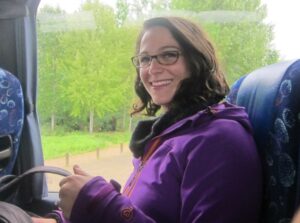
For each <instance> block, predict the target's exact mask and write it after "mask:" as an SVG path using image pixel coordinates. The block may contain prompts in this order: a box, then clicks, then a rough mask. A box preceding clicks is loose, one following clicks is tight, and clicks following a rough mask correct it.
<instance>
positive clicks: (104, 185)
mask: <svg viewBox="0 0 300 223" xmlns="http://www.w3.org/2000/svg"><path fill="white" fill-rule="evenodd" d="M70 221H71V222H72V223H92V222H93V223H98V222H99V223H100V222H101V223H108V222H114V223H123V222H124V223H125V222H131V223H135V222H136V223H141V222H143V223H155V221H154V220H152V219H151V218H149V217H148V216H146V215H145V214H144V213H143V212H142V211H141V210H139V208H137V207H135V206H133V205H132V204H131V202H130V199H129V198H127V197H125V196H123V195H121V194H120V192H118V191H117V190H116V188H115V186H114V185H113V184H112V183H108V182H106V181H105V180H104V179H103V178H102V177H100V176H99V177H95V178H93V179H92V180H90V181H89V182H88V183H87V184H86V185H85V186H84V187H83V188H82V189H81V191H80V192H79V195H78V197H77V199H76V201H75V204H74V206H73V209H72V212H71V217H70ZM62 223H65V222H62Z"/></svg>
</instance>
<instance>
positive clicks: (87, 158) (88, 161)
mask: <svg viewBox="0 0 300 223" xmlns="http://www.w3.org/2000/svg"><path fill="white" fill-rule="evenodd" d="M74 164H78V165H79V166H80V167H81V168H82V169H83V170H85V171H86V172H88V173H89V174H91V175H93V176H97V175H100V176H102V177H104V178H105V179H106V180H110V179H114V180H116V181H118V182H119V183H120V184H121V185H122V186H123V185H124V184H125V182H126V180H127V178H128V176H129V174H130V173H131V171H132V169H133V165H132V154H131V152H130V151H129V148H128V146H127V145H126V146H123V149H121V147H120V146H114V147H111V148H106V149H103V150H99V152H98V153H97V151H94V152H89V153H84V154H80V155H74V156H72V154H70V156H69V158H66V157H62V158H58V159H52V160H46V161H45V165H50V166H58V167H61V168H64V169H67V170H69V171H71V172H72V166H73V165H74ZM46 177H47V183H48V189H49V191H58V190H59V186H58V183H59V181H60V180H61V179H62V177H60V176H56V175H53V174H47V175H46Z"/></svg>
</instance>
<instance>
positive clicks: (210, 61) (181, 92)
mask: <svg viewBox="0 0 300 223" xmlns="http://www.w3.org/2000/svg"><path fill="white" fill-rule="evenodd" d="M154 26H161V27H165V28H167V29H168V30H169V31H170V33H171V34H172V36H173V38H174V39H175V40H176V41H177V42H178V43H179V45H180V47H181V49H182V54H183V57H184V58H185V61H186V63H187V66H188V68H189V70H190V76H189V77H188V78H186V79H184V80H182V81H181V84H180V86H179V88H178V90H177V91H176V93H175V95H174V98H173V99H172V101H171V103H170V107H169V110H176V111H177V110H179V111H180V108H185V109H186V108H188V107H190V106H197V107H200V109H204V108H206V107H207V106H210V105H212V104H215V103H218V102H220V101H221V100H222V99H224V97H225V96H226V94H227V93H228V91H229V87H228V84H227V82H226V80H225V76H224V73H223V71H222V70H221V68H220V65H219V62H218V60H217V57H216V53H215V49H214V46H213V44H212V43H211V41H210V40H209V38H208V37H207V35H206V33H205V32H204V31H203V29H202V28H201V27H200V26H199V25H197V24H195V23H193V22H191V21H189V20H187V19H184V18H180V17H155V18H151V19H149V20H146V21H145V22H144V24H143V29H142V30H141V32H140V34H139V37H138V39H137V42H136V54H139V50H140V44H141V39H142V37H143V35H144V33H145V32H146V31H147V30H148V29H149V28H151V27H154ZM136 72H137V76H136V80H135V92H136V94H137V96H138V97H139V99H140V104H135V105H134V106H133V112H132V113H131V114H132V115H133V114H136V113H139V112H141V111H143V110H146V115H149V116H154V115H155V114H156V112H157V111H158V110H159V109H160V106H159V105H156V104H155V103H153V101H152V99H151V96H150V95H149V94H148V92H147V91H146V89H145V88H144V86H143V84H142V82H141V79H140V73H139V69H138V68H137V69H136Z"/></svg>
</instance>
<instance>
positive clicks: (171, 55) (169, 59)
mask: <svg viewBox="0 0 300 223" xmlns="http://www.w3.org/2000/svg"><path fill="white" fill-rule="evenodd" d="M178 55H179V52H178V51H166V52H163V53H162V54H160V55H158V56H157V59H158V62H159V63H160V64H166V65H171V64H174V63H175V62H176V61H177V59H178Z"/></svg>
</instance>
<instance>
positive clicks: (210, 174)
mask: <svg viewBox="0 0 300 223" xmlns="http://www.w3.org/2000/svg"><path fill="white" fill-rule="evenodd" d="M132 61H133V64H134V65H135V67H136V71H137V77H136V83H135V90H136V93H137V95H138V96H139V98H140V101H141V103H140V104H139V105H138V106H136V107H135V110H134V112H133V113H139V112H142V111H146V114H147V115H149V116H154V115H155V114H156V113H157V111H158V110H159V109H160V108H161V109H162V110H163V113H162V115H161V116H160V117H158V118H156V119H152V120H147V121H142V122H140V123H139V124H138V126H137V127H136V129H135V131H134V133H133V135H132V139H131V142H130V148H131V150H132V152H133V155H134V157H135V159H134V161H133V163H134V171H133V173H132V175H131V176H130V177H129V179H128V182H127V184H126V185H125V188H124V191H123V193H122V194H121V193H119V192H118V190H117V188H118V186H117V185H116V184H115V182H110V183H108V182H106V181H105V180H104V179H103V178H102V177H91V176H89V175H87V174H86V173H84V172H83V171H82V170H81V169H80V168H79V167H78V166H76V167H74V175H73V176H70V177H67V178H64V179H63V180H62V181H61V182H60V186H61V189H60V199H61V200H60V203H59V206H60V208H61V210H62V212H56V214H52V215H51V216H54V217H56V218H57V219H58V220H57V221H58V222H67V221H66V220H64V218H65V219H70V222H72V223H77V222H78V223H79V222H82V223H83V222H85V223H88V222H101V223H105V222H114V223H118V222H120V223H121V222H138V223H141V222H143V223H148V222H149V223H150V222H151V223H154V222H160V223H168V222H170V223H177V222H178V223H179V222H180V223H184V222H205V223H210V222H211V223H216V222H224V223H233V222H243V223H253V222H258V221H259V212H260V206H261V195H262V176H261V172H262V171H261V166H260V161H259V157H258V154H257V151H256V147H255V143H254V140H253V137H252V133H251V126H250V123H249V120H248V117H247V115H246V113H245V111H244V109H243V108H241V107H236V106H233V105H230V104H228V103H225V102H221V101H222V100H223V99H224V97H225V95H226V94H227V92H228V85H227V83H226V81H225V78H224V74H223V72H222V71H221V69H220V66H219V63H218V61H217V59H216V55H215V50H214V48H213V46H212V44H211V42H210V41H209V40H208V38H207V37H206V35H205V33H204V32H203V31H202V29H201V28H200V27H198V26H197V25H195V24H194V23H192V22H190V21H188V20H186V19H183V18H178V17H158V18H152V19H149V20H147V21H145V22H144V27H143V30H142V31H141V33H140V36H139V38H138V40H137V46H136V56H134V57H133V58H132ZM61 213H63V216H64V217H63V216H62V215H61ZM36 222H38V221H36ZM40 222H41V221H40ZM43 222H50V220H49V221H43Z"/></svg>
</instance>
